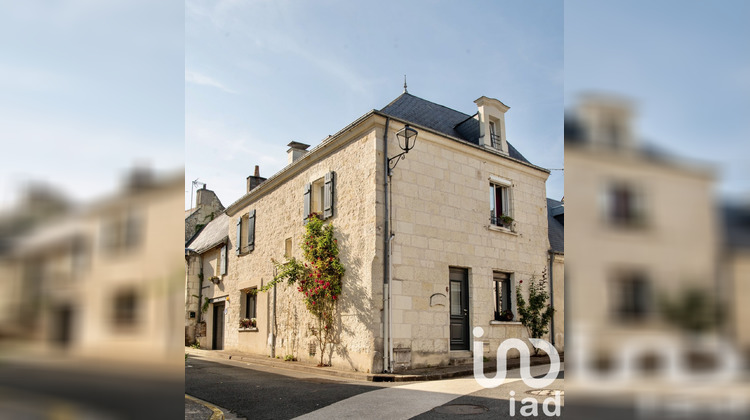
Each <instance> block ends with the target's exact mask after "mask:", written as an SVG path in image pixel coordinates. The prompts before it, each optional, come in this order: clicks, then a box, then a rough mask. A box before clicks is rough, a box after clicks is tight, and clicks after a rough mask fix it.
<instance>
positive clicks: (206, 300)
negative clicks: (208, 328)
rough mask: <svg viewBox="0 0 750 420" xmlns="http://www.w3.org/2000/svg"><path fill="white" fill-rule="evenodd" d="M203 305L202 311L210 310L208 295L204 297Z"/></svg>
mask: <svg viewBox="0 0 750 420" xmlns="http://www.w3.org/2000/svg"><path fill="white" fill-rule="evenodd" d="M203 299H204V300H203V306H201V312H203V313H204V314H205V313H206V312H207V311H208V304H209V303H210V301H209V299H208V298H207V297H204V298H203Z"/></svg>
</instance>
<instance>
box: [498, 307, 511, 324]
mask: <svg viewBox="0 0 750 420" xmlns="http://www.w3.org/2000/svg"><path fill="white" fill-rule="evenodd" d="M500 321H506V322H507V321H513V312H511V311H510V310H509V309H506V310H504V311H503V312H502V313H501V314H500Z"/></svg>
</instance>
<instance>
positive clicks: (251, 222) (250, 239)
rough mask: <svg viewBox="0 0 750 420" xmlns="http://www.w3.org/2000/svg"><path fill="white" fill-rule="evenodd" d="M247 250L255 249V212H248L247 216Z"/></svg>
mask: <svg viewBox="0 0 750 420" xmlns="http://www.w3.org/2000/svg"><path fill="white" fill-rule="evenodd" d="M247 249H248V251H252V250H253V249H255V210H252V211H250V213H249V214H248V216H247Z"/></svg>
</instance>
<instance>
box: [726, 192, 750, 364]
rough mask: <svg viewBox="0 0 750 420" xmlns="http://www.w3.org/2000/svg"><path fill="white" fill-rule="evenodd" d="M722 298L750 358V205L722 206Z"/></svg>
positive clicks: (731, 329) (733, 333) (730, 327)
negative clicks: (749, 303)
mask: <svg viewBox="0 0 750 420" xmlns="http://www.w3.org/2000/svg"><path fill="white" fill-rule="evenodd" d="M722 221H723V226H724V236H723V239H724V241H723V249H722V260H721V261H722V264H721V266H722V277H721V278H722V288H721V294H722V297H723V298H724V299H725V302H727V308H728V310H727V313H726V315H727V321H728V322H727V324H728V325H727V327H728V330H729V332H730V335H731V336H732V337H734V338H735V339H736V342H737V344H738V346H739V347H740V349H741V350H743V351H744V352H745V354H746V355H747V360H750V306H749V305H748V302H750V204H748V203H747V202H745V203H728V204H725V205H724V206H723V208H722Z"/></svg>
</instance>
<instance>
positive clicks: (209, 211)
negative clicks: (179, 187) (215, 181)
mask: <svg viewBox="0 0 750 420" xmlns="http://www.w3.org/2000/svg"><path fill="white" fill-rule="evenodd" d="M206 187H207V185H206V184H203V187H202V188H200V189H198V190H197V191H196V192H195V207H193V208H191V209H188V210H185V243H186V244H187V243H188V242H190V240H191V239H192V238H193V237H195V235H196V234H198V232H200V231H201V229H203V227H205V226H206V225H207V224H208V223H209V222H211V220H213V219H214V217H216V216H218V215H219V214H220V213H222V212H223V211H224V205H223V204H221V200H219V197H217V196H216V193H215V192H213V191H211V190H209V189H208V188H206Z"/></svg>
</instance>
